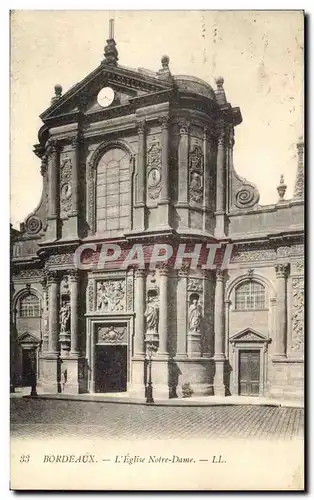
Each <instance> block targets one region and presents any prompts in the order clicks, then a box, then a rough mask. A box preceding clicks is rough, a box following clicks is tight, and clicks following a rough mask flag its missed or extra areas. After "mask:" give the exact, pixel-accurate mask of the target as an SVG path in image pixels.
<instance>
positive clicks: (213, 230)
mask: <svg viewBox="0 0 314 500" xmlns="http://www.w3.org/2000/svg"><path fill="white" fill-rule="evenodd" d="M161 63H162V67H161V69H160V70H159V71H157V72H156V73H153V72H149V71H146V70H134V69H129V68H126V67H123V66H120V65H119V64H118V52H117V48H116V44H115V41H114V39H113V38H110V39H109V40H107V45H106V47H105V51H104V59H103V61H102V62H101V64H100V65H99V66H98V67H97V68H96V69H95V70H94V71H93V72H92V73H90V74H89V75H88V76H87V77H86V78H84V79H83V80H82V81H81V82H79V83H78V84H76V85H75V86H73V87H72V88H71V89H70V90H69V91H67V92H66V93H65V94H64V95H62V88H61V86H59V85H56V87H55V96H54V97H53V98H52V102H51V106H50V107H49V108H48V109H47V110H46V111H45V112H44V113H42V115H41V119H42V121H43V126H42V127H41V128H40V130H39V133H38V144H36V145H35V146H34V153H35V154H36V155H37V156H38V157H39V158H40V160H41V175H42V177H43V192H42V197H41V200H40V203H39V205H38V207H37V208H36V209H35V210H34V212H33V213H32V214H30V215H29V216H28V217H27V218H26V220H25V222H24V223H23V224H21V228H20V231H16V230H14V229H11V303H12V308H11V385H12V388H13V390H14V389H15V388H18V387H29V386H31V385H33V381H34V376H35V377H36V383H37V391H38V392H40V391H42V392H47V393H49V392H50V393H53V392H64V393H86V392H100V393H102V392H103V393H107V392H119V391H127V392H128V393H130V394H137V395H138V396H139V397H143V395H144V387H145V385H146V382H147V373H146V361H145V360H146V355H145V351H146V347H145V338H146V335H147V334H148V333H149V332H150V331H151V332H153V333H155V334H156V336H157V337H158V350H157V351H156V353H155V354H154V356H153V383H154V391H155V392H154V395H155V396H158V395H160V397H174V396H176V395H177V396H180V395H181V391H182V386H183V385H184V384H189V385H190V387H191V389H192V391H193V393H194V394H195V395H213V394H219V395H225V396H227V395H230V394H232V395H251V396H268V397H277V398H278V397H281V398H296V397H297V398H299V397H302V395H303V380H304V378H303V359H304V312H303V308H304V262H303V258H304V247H303V237H304V222H303V209H304V194H303V193H304V184H303V142H302V141H301V140H300V141H299V142H298V144H297V151H298V164H297V174H296V183H295V190H294V194H293V198H292V199H290V200H286V199H285V191H286V186H285V184H284V179H283V178H281V180H280V183H279V185H278V188H277V190H278V202H277V203H276V204H273V205H267V206H262V205H260V204H259V194H258V190H257V188H256V187H255V186H254V185H253V184H252V183H251V182H249V181H247V180H246V179H243V178H241V177H240V176H239V175H238V174H237V173H236V171H235V169H234V166H233V148H234V131H235V127H236V126H237V125H238V124H240V123H241V121H242V116H241V112H240V109H239V108H238V107H233V106H232V105H231V104H230V103H229V102H228V101H227V98H226V94H225V90H224V81H223V79H222V78H218V79H217V80H216V84H217V88H216V89H215V90H213V88H212V87H211V86H210V85H209V84H207V83H206V82H204V81H203V80H200V79H198V78H195V77H192V76H185V75H184V76H181V75H180V76H175V75H172V74H171V71H170V67H169V58H168V57H167V56H163V57H162V60H161ZM156 241H157V242H158V243H169V244H171V245H174V246H175V245H177V244H179V243H186V244H187V245H190V246H191V247H193V245H195V244H199V243H201V244H206V243H217V244H218V243H219V244H220V245H221V246H222V248H224V247H225V246H226V245H227V244H230V243H231V244H232V245H233V251H232V254H231V261H230V264H231V265H230V266H229V267H228V268H227V269H222V268H221V267H219V265H218V266H217V268H216V269H210V270H204V269H203V268H202V266H201V265H199V266H198V267H196V268H192V267H191V266H188V265H186V264H185V265H184V264H183V265H182V267H181V268H180V269H175V268H174V267H173V266H170V265H168V266H167V265H163V266H157V268H156V269H151V268H150V267H149V266H148V260H147V259H148V257H147V256H148V255H149V251H150V249H151V248H152V246H153V244H154V243H155V242H156ZM103 242H105V243H115V244H118V245H120V247H121V248H122V249H123V251H124V252H127V251H128V249H129V248H131V247H132V246H133V245H134V244H141V245H143V248H144V249H145V252H144V253H145V260H147V265H146V266H145V268H139V267H136V266H127V267H126V268H123V266H121V265H120V264H119V261H116V262H115V263H112V265H111V267H110V269H98V268H96V267H93V266H91V265H89V266H88V265H87V266H85V268H84V266H82V268H80V269H79V268H78V267H77V266H76V265H75V260H74V255H75V252H76V250H77V249H78V248H80V247H81V245H85V246H86V245H90V246H92V247H93V245H94V247H93V248H98V247H97V245H98V244H100V243H103Z"/></svg>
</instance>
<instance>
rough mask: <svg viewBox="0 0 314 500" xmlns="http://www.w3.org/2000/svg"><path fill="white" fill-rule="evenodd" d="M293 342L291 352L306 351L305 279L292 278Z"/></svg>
mask: <svg viewBox="0 0 314 500" xmlns="http://www.w3.org/2000/svg"><path fill="white" fill-rule="evenodd" d="M291 320H292V342H291V351H293V352H295V353H300V354H302V353H303V351H304V279H303V278H301V277H299V278H292V315H291Z"/></svg>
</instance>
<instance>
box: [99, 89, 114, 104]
mask: <svg viewBox="0 0 314 500" xmlns="http://www.w3.org/2000/svg"><path fill="white" fill-rule="evenodd" d="M113 100H114V90H113V89H112V88H111V87H104V88H103V89H101V91H100V92H99V94H98V96H97V102H98V104H99V105H100V106H101V107H102V108H107V107H108V106H110V104H112V103H113Z"/></svg>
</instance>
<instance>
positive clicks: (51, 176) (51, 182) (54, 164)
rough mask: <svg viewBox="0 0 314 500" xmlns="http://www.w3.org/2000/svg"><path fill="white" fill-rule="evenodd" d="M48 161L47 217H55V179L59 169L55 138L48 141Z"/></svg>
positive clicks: (56, 179)
mask: <svg viewBox="0 0 314 500" xmlns="http://www.w3.org/2000/svg"><path fill="white" fill-rule="evenodd" d="M49 146H50V151H49V153H50V161H49V163H48V187H49V194H48V217H49V218H56V217H57V181H58V170H59V151H58V145H57V141H56V140H51V141H50V144H49Z"/></svg>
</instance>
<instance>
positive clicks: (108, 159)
mask: <svg viewBox="0 0 314 500" xmlns="http://www.w3.org/2000/svg"><path fill="white" fill-rule="evenodd" d="M130 205H131V179H130V156H129V154H128V153H127V152H125V151H124V150H123V149H119V148H113V149H109V150H108V151H106V153H105V154H104V155H103V156H102V157H101V159H100V161H99V163H98V165H97V178H96V231H97V232H103V231H110V230H119V229H127V228H129V220H130Z"/></svg>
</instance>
